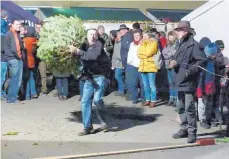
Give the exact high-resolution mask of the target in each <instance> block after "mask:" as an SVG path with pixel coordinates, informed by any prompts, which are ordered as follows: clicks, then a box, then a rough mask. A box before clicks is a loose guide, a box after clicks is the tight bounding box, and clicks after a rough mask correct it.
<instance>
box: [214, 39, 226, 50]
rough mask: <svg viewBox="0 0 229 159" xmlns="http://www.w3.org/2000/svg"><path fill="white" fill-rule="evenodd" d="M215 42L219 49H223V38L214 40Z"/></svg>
mask: <svg viewBox="0 0 229 159" xmlns="http://www.w3.org/2000/svg"><path fill="white" fill-rule="evenodd" d="M215 43H216V45H217V46H218V47H219V48H220V49H224V42H223V40H216V41H215Z"/></svg>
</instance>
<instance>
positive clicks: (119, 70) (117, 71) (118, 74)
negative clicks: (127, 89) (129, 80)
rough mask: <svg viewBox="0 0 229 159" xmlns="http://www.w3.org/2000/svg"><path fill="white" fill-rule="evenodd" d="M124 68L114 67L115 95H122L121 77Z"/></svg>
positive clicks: (122, 81)
mask: <svg viewBox="0 0 229 159" xmlns="http://www.w3.org/2000/svg"><path fill="white" fill-rule="evenodd" d="M123 73H124V69H122V68H115V79H116V80H117V82H118V92H117V93H116V94H115V95H116V96H124V79H123Z"/></svg>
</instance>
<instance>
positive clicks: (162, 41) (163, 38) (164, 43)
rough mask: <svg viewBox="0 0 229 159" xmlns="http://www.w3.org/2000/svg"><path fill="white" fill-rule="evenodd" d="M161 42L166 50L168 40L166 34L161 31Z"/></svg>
mask: <svg viewBox="0 0 229 159" xmlns="http://www.w3.org/2000/svg"><path fill="white" fill-rule="evenodd" d="M159 41H160V43H161V48H162V49H164V48H165V47H166V45H167V39H166V34H165V32H163V31H161V32H160V34H159Z"/></svg>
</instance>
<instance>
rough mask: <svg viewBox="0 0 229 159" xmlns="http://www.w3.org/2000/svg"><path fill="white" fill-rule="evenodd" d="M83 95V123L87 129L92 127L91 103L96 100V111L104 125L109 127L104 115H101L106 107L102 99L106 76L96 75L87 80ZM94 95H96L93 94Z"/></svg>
mask: <svg viewBox="0 0 229 159" xmlns="http://www.w3.org/2000/svg"><path fill="white" fill-rule="evenodd" d="M83 90H84V92H83V97H82V101H81V103H82V116H83V125H84V128H85V129H90V128H91V127H92V123H91V103H92V101H94V104H95V113H96V116H97V117H98V119H99V121H100V124H101V126H102V127H107V124H106V122H105V118H104V116H102V115H101V110H103V109H104V102H103V100H102V97H103V94H104V91H105V77H104V76H95V77H93V79H92V80H86V82H85V83H84V87H83ZM93 95H94V96H93Z"/></svg>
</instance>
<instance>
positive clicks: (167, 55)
mask: <svg viewBox="0 0 229 159" xmlns="http://www.w3.org/2000/svg"><path fill="white" fill-rule="evenodd" d="M177 44H178V41H177V35H176V33H175V31H170V32H169V33H168V42H167V45H166V47H165V48H164V49H163V51H162V54H163V57H164V59H165V67H166V69H167V76H168V82H169V103H168V105H169V106H176V104H177V96H178V94H177V90H176V89H175V86H174V84H175V81H174V80H175V72H174V70H173V69H171V68H170V67H169V61H170V60H171V59H172V57H173V56H174V54H175V53H176V48H177Z"/></svg>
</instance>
